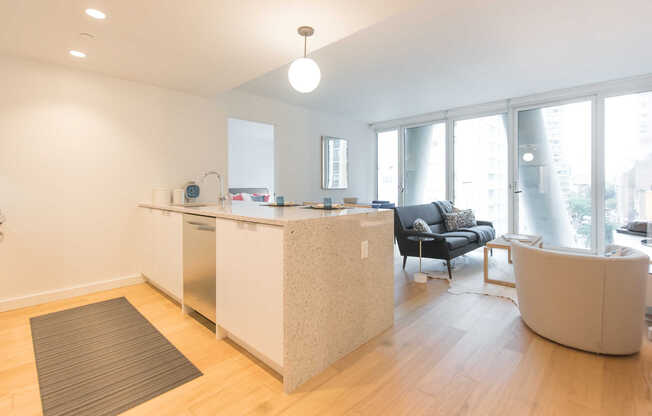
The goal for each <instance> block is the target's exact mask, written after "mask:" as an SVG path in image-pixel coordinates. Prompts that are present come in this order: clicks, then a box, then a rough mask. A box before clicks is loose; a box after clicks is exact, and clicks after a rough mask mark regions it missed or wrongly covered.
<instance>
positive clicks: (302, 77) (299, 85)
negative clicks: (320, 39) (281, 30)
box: [288, 26, 321, 93]
mask: <svg viewBox="0 0 652 416" xmlns="http://www.w3.org/2000/svg"><path fill="white" fill-rule="evenodd" d="M297 32H298V33H299V35H300V36H303V58H299V59H296V60H295V61H294V62H292V65H290V69H289V70H288V80H290V85H292V88H294V89H295V90H297V91H299V92H301V93H307V92H311V91H313V90H314V89H315V88H317V86H318V85H319V81H320V80H321V71H320V70H319V66H318V65H317V62H315V61H313V60H312V59H310V58H308V57H307V51H308V49H307V44H308V36H312V35H313V34H314V33H315V29H313V28H311V27H310V26H301V27H299V28H298V29H297Z"/></svg>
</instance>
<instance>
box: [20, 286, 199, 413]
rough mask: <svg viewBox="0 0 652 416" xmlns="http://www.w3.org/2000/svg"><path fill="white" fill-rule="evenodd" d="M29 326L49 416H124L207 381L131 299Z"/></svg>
mask: <svg viewBox="0 0 652 416" xmlns="http://www.w3.org/2000/svg"><path fill="white" fill-rule="evenodd" d="M30 324H31V327H32V341H33V343H34V353H35V355H36V368H37V370H38V381H39V386H40V392H41V403H42V405H43V414H44V416H60V415H93V416H98V415H117V414H119V413H122V412H124V411H126V410H127V409H130V408H132V407H134V406H136V405H138V404H140V403H143V402H145V401H147V400H149V399H151V398H153V397H156V396H158V395H159V394H163V393H165V392H166V391H169V390H171V389H173V388H175V387H177V386H180V385H182V384H184V383H186V382H188V381H190V380H192V379H194V378H196V377H199V376H201V375H202V373H201V372H200V371H199V370H198V369H197V368H196V367H195V366H194V365H193V364H192V363H191V362H190V361H188V359H187V358H186V357H184V356H183V355H182V354H181V353H180V352H179V350H177V349H176V348H175V347H174V345H172V344H171V343H170V342H169V341H168V340H167V339H166V338H165V337H164V336H163V335H161V333H160V332H158V331H157V330H156V328H154V327H153V326H152V324H150V323H149V322H148V321H147V319H145V317H143V316H142V315H141V314H140V313H139V312H138V311H137V310H136V308H134V307H133V306H132V305H131V304H130V303H129V301H127V299H125V298H124V297H122V298H116V299H111V300H107V301H104V302H98V303H93V304H90V305H85V306H81V307H79V308H74V309H68V310H65V311H60V312H54V313H50V314H47V315H41V316H37V317H34V318H31V319H30Z"/></svg>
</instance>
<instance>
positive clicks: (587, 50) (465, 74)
mask: <svg viewBox="0 0 652 416" xmlns="http://www.w3.org/2000/svg"><path fill="white" fill-rule="evenodd" d="M651 40H652V1H650V0H618V1H615V0H546V1H542V0H492V1H488V0H457V1H435V0H430V1H426V2H424V3H422V4H421V5H419V6H418V7H417V8H414V9H412V10H410V11H407V12H404V13H401V14H398V15H395V16H394V17H391V18H390V19H388V20H386V21H384V22H382V23H380V24H377V25H374V26H371V27H369V28H367V29H365V30H362V31H360V32H358V33H356V34H354V35H352V36H350V37H348V38H345V39H343V40H341V41H339V42H337V43H334V44H331V45H329V46H327V47H324V48H322V49H320V50H319V51H317V52H315V53H314V54H313V58H314V59H315V60H316V61H317V62H318V64H319V65H320V67H321V71H322V83H321V85H320V86H319V87H318V88H317V89H316V90H315V91H314V92H313V93H310V94H299V93H297V92H295V91H293V90H292V89H291V87H290V85H289V84H288V81H287V67H283V68H280V69H278V70H275V71H273V72H271V73H268V74H266V75H264V76H262V77H260V78H258V79H256V80H253V81H250V82H248V83H246V84H245V85H243V86H242V87H241V88H243V89H245V90H247V91H249V92H253V93H255V94H260V95H266V96H271V97H276V98H279V99H281V100H284V101H286V102H289V103H293V104H298V105H303V106H307V107H311V108H314V109H319V110H323V111H329V112H336V113H342V114H346V115H348V116H351V117H354V118H357V119H360V120H364V121H368V122H373V121H383V120H390V119H395V118H400V117H406V116H413V115H418V114H424V113H429V112H434V111H439V110H443V109H450V108H454V107H458V106H465V105H472V104H480V103H485V102H490V101H494V100H498V99H505V98H511V97H518V96H523V95H529V94H533V93H537V92H544V91H550V90H554V89H558V88H566V87H572V86H578V85H583V84H588V83H593V82H599V81H604V80H610V79H618V78H624V77H628V76H633V75H639V74H646V73H652V48H651V43H650V41H651Z"/></svg>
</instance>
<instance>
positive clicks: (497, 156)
mask: <svg viewBox="0 0 652 416" xmlns="http://www.w3.org/2000/svg"><path fill="white" fill-rule="evenodd" d="M453 126H454V127H453V131H454V133H453V134H454V136H453V141H454V159H455V161H454V198H453V199H454V202H455V206H457V207H459V208H471V209H473V211H474V212H475V216H476V218H477V219H481V220H489V221H492V222H493V224H494V227H495V229H496V232H497V233H498V234H504V233H506V232H507V231H508V229H509V226H508V223H509V222H508V212H509V208H508V206H509V199H508V184H509V178H508V175H509V168H508V167H509V158H508V144H507V143H508V141H507V125H506V116H505V115H504V114H500V115H493V116H488V117H480V118H473V119H465V120H459V121H455V122H454V124H453Z"/></svg>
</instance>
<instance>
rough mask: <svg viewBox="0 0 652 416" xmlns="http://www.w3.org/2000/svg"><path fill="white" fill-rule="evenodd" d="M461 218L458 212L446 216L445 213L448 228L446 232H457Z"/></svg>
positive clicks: (445, 223) (445, 222)
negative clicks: (459, 218) (458, 220)
mask: <svg viewBox="0 0 652 416" xmlns="http://www.w3.org/2000/svg"><path fill="white" fill-rule="evenodd" d="M458 217H459V214H458V213H457V212H455V213H452V214H446V213H444V227H446V231H449V232H450V231H455V230H457V218H458Z"/></svg>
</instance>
